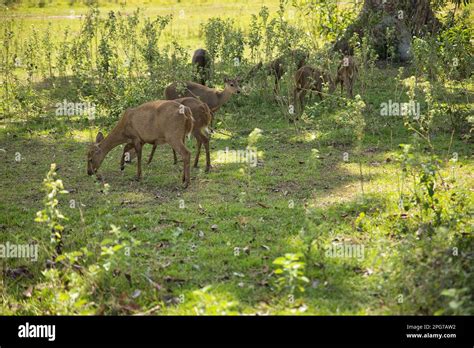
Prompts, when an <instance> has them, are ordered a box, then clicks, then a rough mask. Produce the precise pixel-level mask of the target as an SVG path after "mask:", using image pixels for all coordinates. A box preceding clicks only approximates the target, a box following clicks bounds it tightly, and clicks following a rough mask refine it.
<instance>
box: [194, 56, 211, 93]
mask: <svg viewBox="0 0 474 348" xmlns="http://www.w3.org/2000/svg"><path fill="white" fill-rule="evenodd" d="M192 64H193V66H195V68H196V73H197V74H196V75H197V76H196V80H195V81H196V82H198V83H200V84H201V85H204V86H205V85H206V81H209V80H210V79H211V57H210V56H209V53H208V52H207V51H206V50H205V49H203V48H199V49H197V50H196V51H194V55H193V58H192Z"/></svg>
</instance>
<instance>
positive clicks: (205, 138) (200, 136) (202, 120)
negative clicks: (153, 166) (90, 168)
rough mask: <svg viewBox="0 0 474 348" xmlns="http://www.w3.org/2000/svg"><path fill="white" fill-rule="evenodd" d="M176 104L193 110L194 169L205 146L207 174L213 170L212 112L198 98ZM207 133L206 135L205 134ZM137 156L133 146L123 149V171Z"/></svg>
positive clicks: (182, 100) (175, 160)
mask: <svg viewBox="0 0 474 348" xmlns="http://www.w3.org/2000/svg"><path fill="white" fill-rule="evenodd" d="M175 102H177V103H180V104H183V105H185V106H187V107H189V108H190V109H191V112H192V114H193V118H194V127H193V131H192V134H193V136H194V137H195V138H196V141H197V152H196V158H195V160H194V167H195V168H196V167H197V165H198V162H199V155H200V153H201V146H202V144H204V148H205V149H206V173H208V172H209V170H210V169H211V156H210V153H209V134H208V127H209V125H210V124H211V121H212V114H211V110H210V109H209V107H208V106H207V104H206V103H203V102H201V101H200V100H198V99H196V98H180V99H176V100H175ZM205 133H206V134H205ZM155 149H156V145H153V149H152V150H151V153H150V157H149V158H148V164H150V162H151V160H152V158H153V155H154V153H155ZM135 156H136V152H135V149H134V146H133V144H127V145H126V146H125V148H124V149H123V154H122V160H121V169H122V170H123V167H124V163H125V162H130V161H131V160H132V159H133V158H134V157H135ZM173 156H174V163H175V164H176V163H177V162H178V158H177V156H176V151H175V150H174V149H173Z"/></svg>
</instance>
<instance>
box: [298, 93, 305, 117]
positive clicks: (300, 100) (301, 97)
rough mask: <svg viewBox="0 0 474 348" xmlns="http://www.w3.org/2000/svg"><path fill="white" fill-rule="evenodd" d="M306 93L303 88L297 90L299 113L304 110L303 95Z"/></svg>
mask: <svg viewBox="0 0 474 348" xmlns="http://www.w3.org/2000/svg"><path fill="white" fill-rule="evenodd" d="M305 95H306V91H305V90H304V89H303V90H301V91H300V92H299V103H300V108H301V109H300V113H303V111H304V97H305Z"/></svg>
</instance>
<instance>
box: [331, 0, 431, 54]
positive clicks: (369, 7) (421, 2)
mask: <svg viewBox="0 0 474 348" xmlns="http://www.w3.org/2000/svg"><path fill="white" fill-rule="evenodd" d="M439 27H440V23H439V21H438V19H437V18H436V17H435V15H434V13H433V10H432V8H431V5H430V0H365V2H364V5H363V7H362V10H361V12H360V14H359V16H358V17H357V19H356V20H355V21H354V23H352V24H351V25H350V26H349V27H348V28H347V30H346V32H345V33H344V36H343V37H342V38H340V39H339V40H338V41H337V42H336V43H335V45H334V49H335V50H336V51H340V52H342V53H343V54H352V48H351V47H350V44H349V40H350V38H351V37H352V36H353V35H354V33H357V34H358V35H359V37H360V38H362V37H364V36H367V37H369V42H370V43H371V45H372V46H373V48H374V49H375V50H376V52H377V54H378V55H379V58H380V59H386V58H387V53H388V48H389V45H391V46H394V48H395V52H396V55H397V58H398V59H400V60H401V61H406V60H409V59H410V58H411V40H412V37H413V36H419V37H421V36H424V35H426V34H428V33H435V32H436V31H437V30H438V29H439ZM387 29H389V30H393V34H392V35H391V37H392V39H391V40H388V39H387Z"/></svg>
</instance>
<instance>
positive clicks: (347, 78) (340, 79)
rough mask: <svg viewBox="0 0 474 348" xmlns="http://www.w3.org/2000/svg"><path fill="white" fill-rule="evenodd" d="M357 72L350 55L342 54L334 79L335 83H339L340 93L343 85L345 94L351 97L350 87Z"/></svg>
mask: <svg viewBox="0 0 474 348" xmlns="http://www.w3.org/2000/svg"><path fill="white" fill-rule="evenodd" d="M357 73H358V69H357V65H356V63H355V60H354V58H353V57H352V56H344V58H342V61H341V63H340V64H339V66H338V68H337V75H336V79H335V85H336V86H337V84H339V83H340V84H341V94H342V93H343V87H345V88H346V92H347V95H348V96H349V97H350V98H352V97H353V94H352V88H353V86H354V80H355V78H356V75H357Z"/></svg>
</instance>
